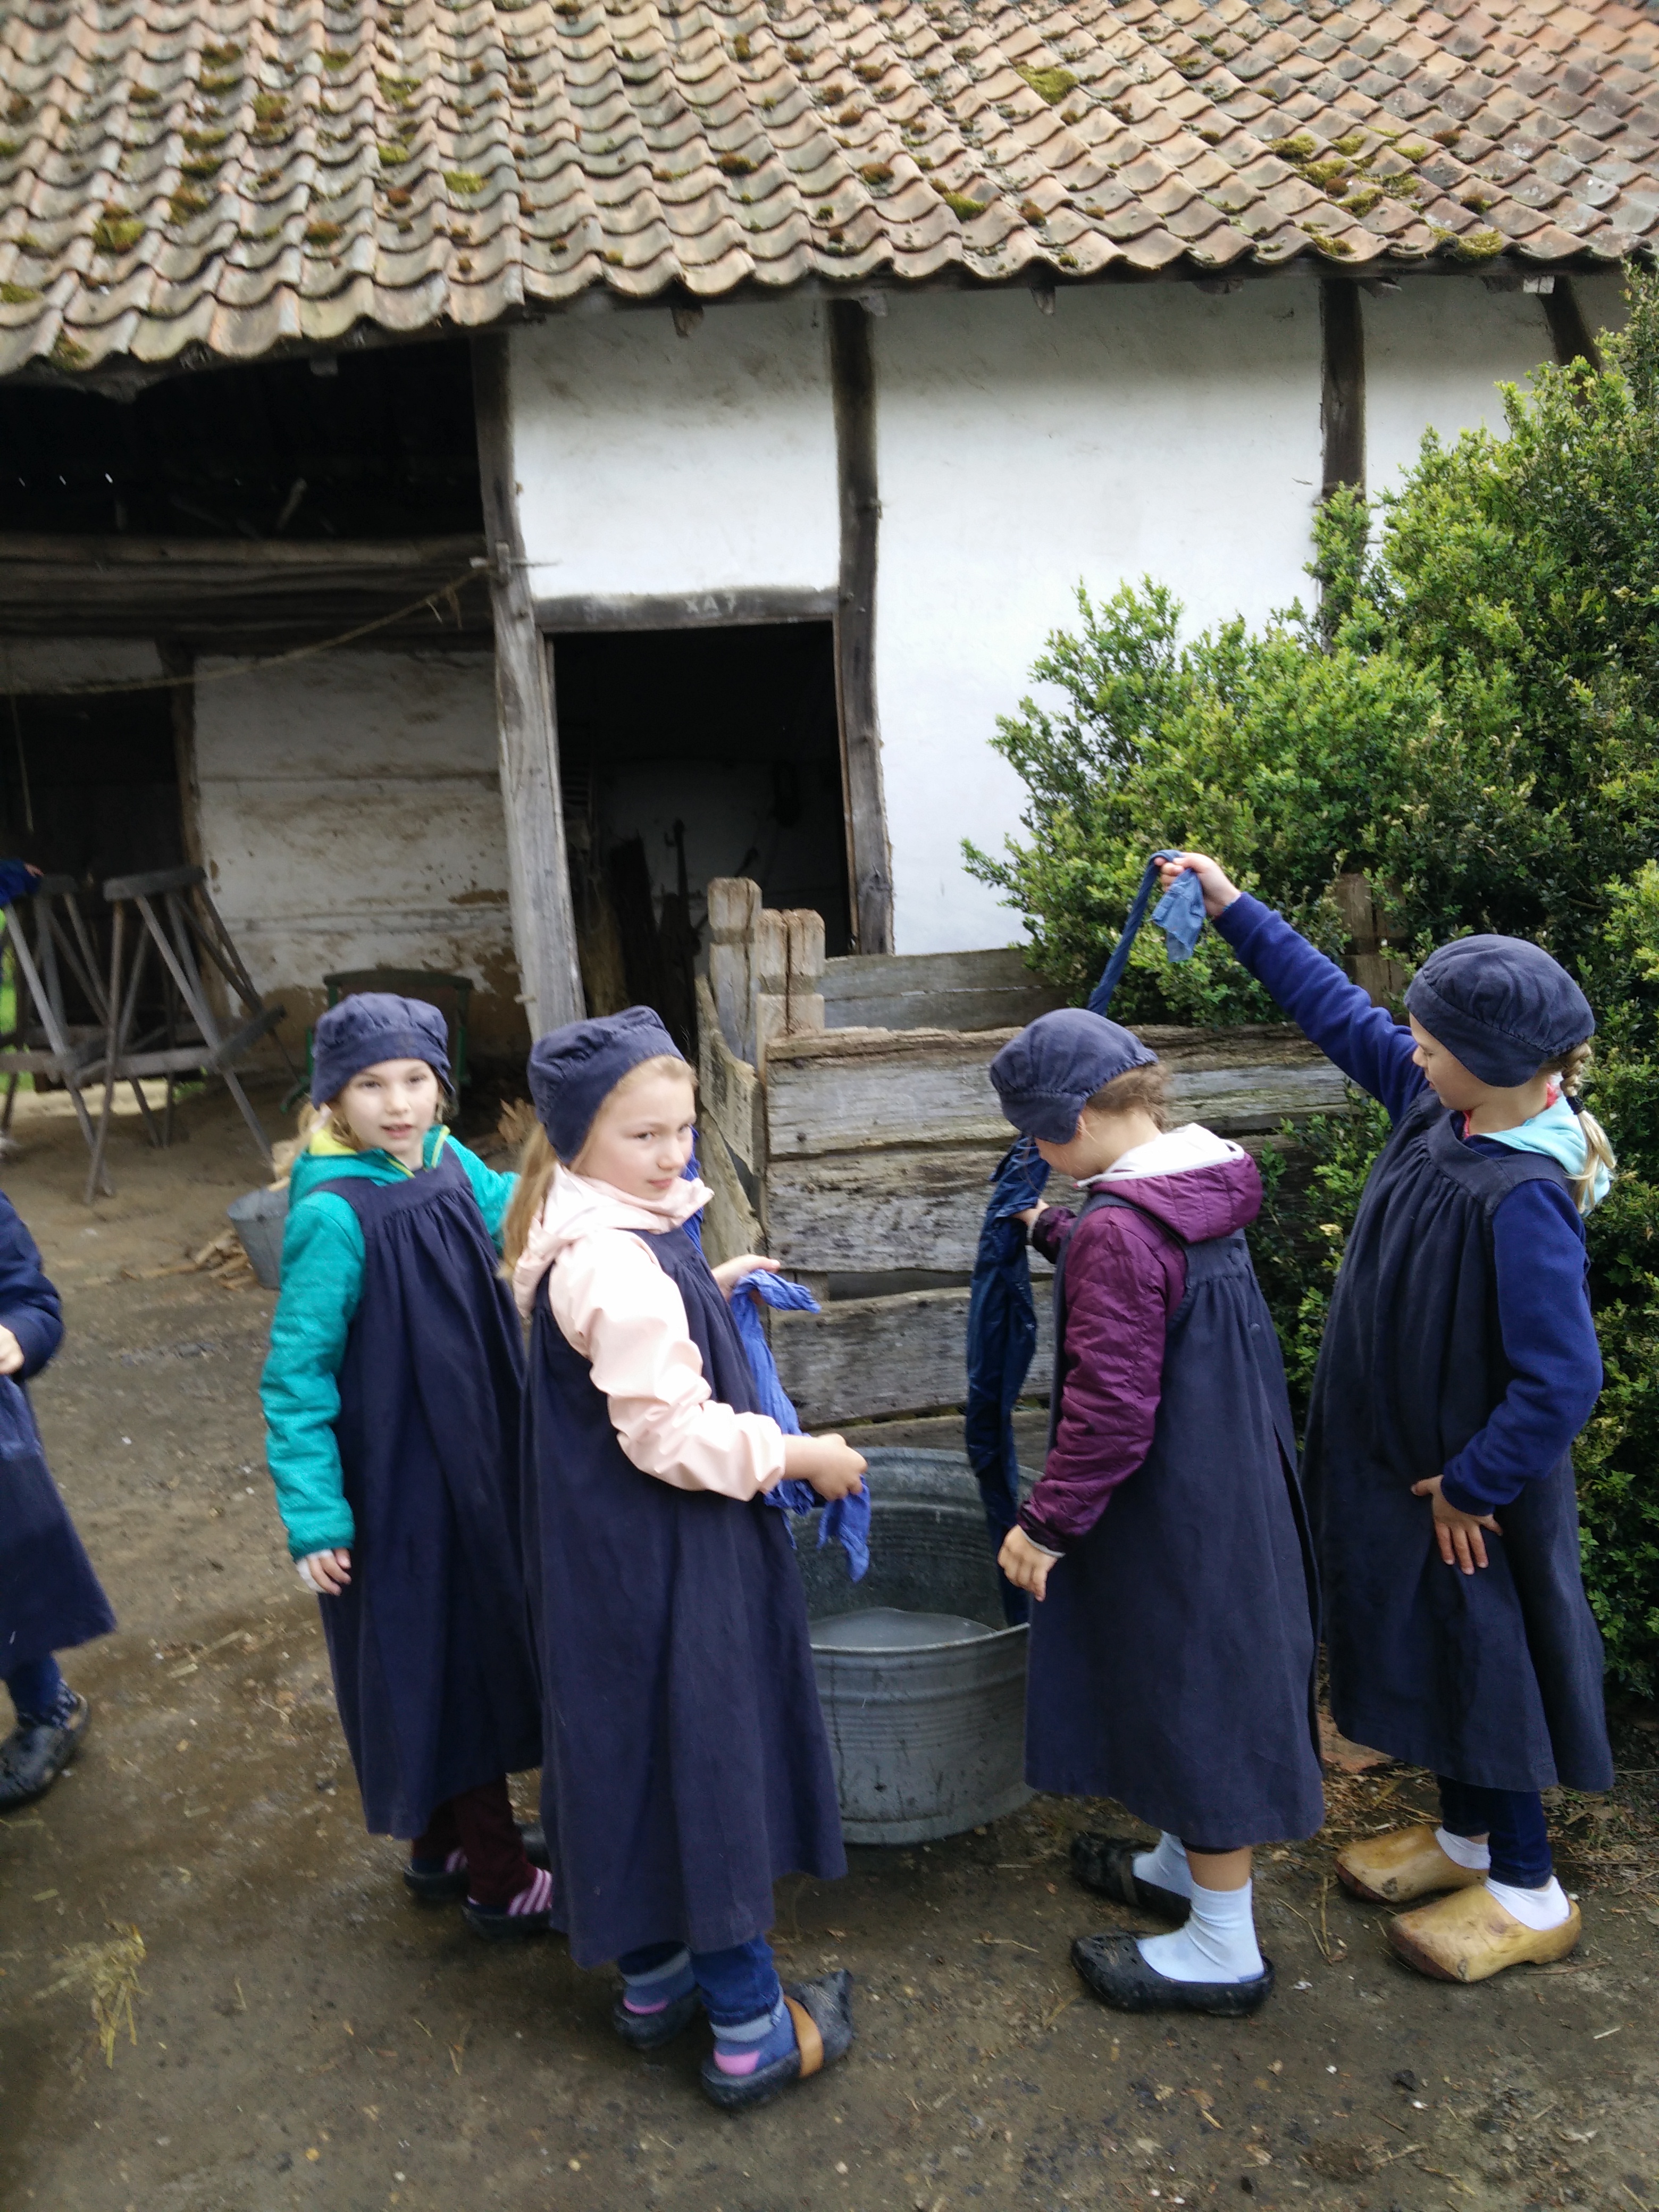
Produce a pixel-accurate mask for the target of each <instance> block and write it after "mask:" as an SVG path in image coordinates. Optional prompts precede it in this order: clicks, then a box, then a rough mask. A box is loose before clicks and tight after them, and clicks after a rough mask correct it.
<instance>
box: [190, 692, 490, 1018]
mask: <svg viewBox="0 0 1659 2212" xmlns="http://www.w3.org/2000/svg"><path fill="white" fill-rule="evenodd" d="M235 667H236V664H235V663H234V662H229V661H224V660H210V659H209V660H204V661H203V662H202V663H201V664H199V666H198V670H197V692H196V758H197V775H198V779H199V782H200V787H201V813H202V840H203V847H204V854H205V855H206V858H207V861H208V865H209V867H210V873H211V878H212V883H213V887H214V896H215V899H216V902H217V903H218V906H219V908H220V911H221V912H222V914H223V915H224V917H225V920H226V922H227V923H228V927H229V928H230V931H231V933H232V935H233V936H234V939H236V942H237V944H238V945H239V947H240V951H241V953H242V957H243V958H244V959H245V960H246V962H247V963H248V967H249V969H250V971H251V973H252V975H253V978H254V981H256V982H257V983H258V985H259V987H260V988H261V989H262V990H263V991H264V992H265V993H267V994H274V995H277V996H280V997H282V998H283V1000H284V1001H285V1003H286V1004H287V1005H288V1006H289V1012H290V1013H291V1014H294V1015H295V1016H296V1018H304V1017H305V1016H307V1015H308V1014H310V1013H312V1012H314V1011H315V1008H316V1006H318V1005H319V1004H320V1001H321V987H322V983H321V979H322V977H323V976H324V975H325V974H328V973H329V972H331V970H333V969H343V968H372V967H397V968H435V969H442V970H443V971H445V972H446V973H450V974H459V975H470V976H471V978H472V980H473V981H474V982H475V983H477V984H481V985H483V986H484V987H485V988H486V989H487V990H488V991H489V992H490V993H492V994H494V997H495V1001H496V1003H495V1006H493V1007H492V1006H488V1005H480V1004H479V1003H478V1002H477V1001H475V1013H476V1017H477V1018H476V1020H475V1027H477V1028H478V1029H479V1030H480V1034H481V1035H483V1034H485V1033H488V1032H490V1031H493V1030H507V1031H508V1032H510V1031H511V1030H512V1027H513V1020H514V1010H513V994H515V993H516V991H517V990H518V988H519V985H518V981H517V975H516V971H515V969H513V952H512V934H511V929H510V925H509V921H508V915H507V842H506V833H505V828H504V824H503V822H502V818H501V793H500V787H499V783H498V781H497V776H496V757H495V744H496V739H495V679H494V670H493V663H492V660H491V657H490V656H489V654H488V653H464V654H456V653H376V652H366V653H327V654H322V655H319V656H318V657H317V658H315V659H309V660H303V661H298V662H295V664H294V665H291V666H289V667H286V668H275V669H268V670H264V671H260V672H259V673H258V674H256V675H243V674H240V673H237V674H228V673H227V671H229V670H232V669H234V668H235Z"/></svg>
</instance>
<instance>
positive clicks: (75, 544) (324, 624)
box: [0, 533, 489, 652]
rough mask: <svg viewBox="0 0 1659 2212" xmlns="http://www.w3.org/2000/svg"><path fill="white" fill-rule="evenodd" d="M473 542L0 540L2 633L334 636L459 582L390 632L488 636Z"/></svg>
mask: <svg viewBox="0 0 1659 2212" xmlns="http://www.w3.org/2000/svg"><path fill="white" fill-rule="evenodd" d="M483 561H484V548H483V539H482V538H472V537H465V538H407V539H393V540H391V541H388V542H386V543H385V544H380V543H373V542H371V543H358V542H351V543H346V542H343V541H339V540H335V541H331V542H328V543H321V544H319V543H316V542H314V541H306V542H302V543H299V544H294V543H289V542H287V541H283V540H280V539H276V540H264V539H258V540H256V539H248V538H230V539H222V538H57V537H42V536H38V535H25V534H22V533H16V534H11V535H0V635H5V636H9V637H87V636H91V637H155V636H158V635H159V636H164V637H167V638H171V639H174V640H176V641H178V642H179V645H180V647H181V648H182V647H189V646H191V645H192V644H200V645H207V644H212V645H214V646H215V647H217V649H219V650H221V651H226V650H231V649H234V647H233V641H234V645H235V647H240V648H241V649H247V650H251V651H256V652H257V651H259V650H269V649H270V647H271V646H272V645H273V644H274V643H276V642H281V643H284V644H287V643H293V642H295V641H300V640H305V639H310V638H319V639H320V638H325V637H333V636H337V635H340V633H341V632H343V631H344V630H347V629H351V628H353V627H354V626H355V625H356V624H359V623H368V622H374V621H377V620H379V619H380V618H381V617H384V616H386V615H390V614H393V613H395V612H396V611H397V610H398V608H400V607H404V606H408V605H410V603H411V602H414V601H418V600H419V599H421V598H422V595H423V594H425V593H427V592H437V591H439V590H440V589H441V586H446V585H450V584H454V583H455V582H456V581H457V580H458V579H472V580H471V582H464V583H463V584H462V585H461V587H460V589H459V592H457V594H456V596H455V597H454V599H453V600H452V599H443V600H441V601H440V602H439V604H438V608H437V611H433V610H431V609H422V610H420V611H419V612H418V614H416V615H413V616H410V617H408V618H407V620H406V621H405V622H404V623H399V624H398V627H397V629H395V630H393V631H392V632H389V633H387V634H386V635H390V636H392V637H393V638H395V640H396V641H397V642H398V643H403V642H405V641H407V640H408V639H409V638H410V637H411V636H412V637H413V638H414V639H416V640H417V641H419V640H422V639H427V638H429V639H430V641H432V642H433V643H434V644H438V643H441V642H442V641H443V640H444V638H445V637H446V636H448V637H450V638H453V637H454V636H456V635H458V634H465V632H467V631H468V630H469V629H470V630H471V631H472V632H473V633H474V634H475V636H476V637H477V638H478V639H479V640H482V638H483V637H484V636H486V635H488V624H489V612H488V604H487V595H486V593H485V592H484V591H483V588H482V585H483Z"/></svg>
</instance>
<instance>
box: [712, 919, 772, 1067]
mask: <svg viewBox="0 0 1659 2212" xmlns="http://www.w3.org/2000/svg"><path fill="white" fill-rule="evenodd" d="M704 895H705V896H706V897H707V899H708V987H709V989H710V991H711V992H713V994H714V1011H715V1013H716V1014H717V1016H718V1017H719V1020H720V1035H721V1036H723V1037H724V1038H725V1039H726V1043H727V1045H728V1046H729V1047H730V1048H731V1049H732V1051H733V1052H734V1053H735V1054H737V1056H738V1059H739V1060H748V1061H750V1063H751V1064H752V1063H753V1060H754V1057H755V987H754V984H753V982H752V981H750V962H749V953H750V944H751V942H752V940H753V938H754V934H755V921H756V917H757V915H759V913H760V910H761V887H760V885H759V884H751V883H750V880H749V878H748V877H747V876H713V877H711V878H709V881H708V886H707V890H706V891H705V894H704Z"/></svg>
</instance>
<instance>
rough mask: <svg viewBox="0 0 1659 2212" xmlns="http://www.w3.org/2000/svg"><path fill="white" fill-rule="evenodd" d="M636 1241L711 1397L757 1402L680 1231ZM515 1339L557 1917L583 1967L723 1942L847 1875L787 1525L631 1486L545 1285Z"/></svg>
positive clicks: (721, 1311)
mask: <svg viewBox="0 0 1659 2212" xmlns="http://www.w3.org/2000/svg"><path fill="white" fill-rule="evenodd" d="M613 1233H615V1234H617V1235H623V1236H626V1235H630V1234H633V1233H635V1232H633V1231H626V1230H623V1231H615V1232H613ZM643 1241H644V1243H646V1245H647V1249H648V1250H649V1251H650V1252H651V1253H652V1254H653V1256H654V1257H655V1258H656V1260H657V1261H659V1264H660V1265H661V1267H662V1268H663V1269H664V1271H665V1273H667V1274H668V1275H669V1276H671V1278H672V1279H673V1281H674V1282H675V1283H676V1284H677V1285H678V1288H679V1291H680V1295H681V1297H683V1299H684V1303H685V1312H686V1319H687V1322H688V1323H689V1325H690V1334H691V1340H692V1341H693V1343H695V1344H696V1347H697V1350H698V1352H699V1353H700V1354H701V1356H702V1367H703V1373H704V1375H705V1376H706V1377H707V1378H708V1383H709V1387H710V1389H712V1391H713V1393H714V1397H715V1398H716V1400H718V1401H721V1402H723V1403H724V1404H726V1405H728V1406H732V1407H736V1409H737V1410H738V1412H739V1413H754V1412H757V1411H758V1410H759V1408H758V1407H757V1403H756V1399H755V1395H754V1383H753V1378H752V1377H751V1376H750V1370H749V1363H748V1361H747V1359H746V1358H744V1350H743V1345H742V1342H741V1340H740V1339H739V1338H738V1333H737V1328H736V1326H735V1324H734V1323H733V1322H732V1316H731V1313H730V1311H729V1310H728V1309H727V1306H726V1300H725V1298H724V1297H722V1296H721V1294H720V1285H718V1284H717V1283H716V1282H715V1280H714V1276H713V1274H712V1273H711V1272H710V1270H709V1267H708V1261H706V1260H705V1259H704V1258H703V1256H702V1252H701V1251H700V1250H699V1249H698V1248H697V1246H696V1244H695V1243H693V1242H692V1239H691V1238H690V1237H689V1236H688V1235H687V1234H686V1232H685V1231H684V1229H670V1230H666V1231H663V1232H661V1233H660V1234H655V1235H653V1234H651V1233H649V1232H644V1233H643ZM530 1344H531V1349H530V1376H529V1383H528V1388H527V1389H526V1403H525V1470H526V1473H525V1553H526V1572H527V1575H528V1577H529V1580H530V1583H531V1589H532V1607H533V1610H534V1613H535V1619H536V1629H537V1638H538V1645H539V1649H540V1652H541V1661H542V1680H543V1691H544V1726H545V1741H544V1752H543V1758H542V1820H543V1824H544V1827H545V1829H546V1832H547V1839H548V1844H549V1849H550V1859H551V1863H552V1869H553V1885H554V1889H553V1913H554V1918H555V1921H556V1924H557V1925H559V1926H560V1927H562V1928H564V1929H568V1933H569V1937H570V1955H571V1957H572V1958H573V1959H574V1960H575V1962H576V1964H577V1965H578V1966H600V1965H602V1964H604V1963H605V1961H606V1960H611V1959H615V1958H617V1957H619V1956H621V1955H622V1954H623V1953H625V1952H628V1951H635V1950H639V1949H641V1948H643V1947H644V1946H645V1945H646V1944H647V1943H657V1942H669V1941H672V1940H676V1939H678V1941H680V1942H684V1943H686V1944H688V1945H689V1946H690V1948H691V1949H693V1950H694V1951H723V1950H725V1949H726V1948H729V1947H730V1946H731V1945H732V1944H736V1943H744V1942H750V1941H751V1940H752V1939H753V1938H754V1937H755V1936H763V1935H764V1934H765V1932H766V1930H767V1929H769V1927H770V1926H771V1924H772V1919H773V1901H772V1885H773V1883H774V1882H775V1881H776V1880H777V1879H778V1878H779V1877H780V1876H781V1875H787V1874H807V1875H817V1876H819V1877H821V1878H823V1879H826V1880H828V1879H833V1878H834V1877H836V1875H842V1874H845V1872H846V1871H847V1858H846V1853H845V1851H844V1850H843V1849H842V1837H841V1816H840V1813H839V1811H838V1809H837V1806H836V1784H835V1776H834V1773H833V1771H832V1770H831V1767H830V1764H829V1741H828V1738H827V1737H826V1735H825V1733H824V1727H823V1713H822V1711H821V1709H820V1707H819V1705H818V1693H817V1682H816V1680H815V1679H814V1676H813V1672H812V1655H811V1649H810V1647H809V1644H808V1642H807V1627H806V1603H805V1596H804V1595H803V1593H802V1589H801V1582H800V1575H799V1571H798V1569H797V1568H796V1565H795V1559H794V1553H793V1548H792V1547H791V1545H790V1541H789V1532H788V1528H787V1525H786V1522H785V1516H783V1515H782V1514H781V1513H780V1512H778V1511H777V1510H776V1509H775V1507H772V1506H770V1505H768V1504H766V1503H765V1502H764V1501H763V1499H761V1498H752V1499H750V1500H747V1501H744V1500H740V1499H738V1498H723V1497H720V1496H717V1495H716V1494H715V1493H714V1492H712V1491H706V1490H679V1489H677V1488H675V1487H674V1486H673V1485H672V1484H671V1483H666V1482H663V1481H659V1480H658V1478H657V1477H656V1476H654V1475H650V1474H641V1471H640V1469H639V1468H636V1467H635V1466H634V1465H633V1464H632V1462H630V1461H629V1459H627V1458H626V1457H625V1456H624V1455H623V1449H622V1447H621V1445H620V1444H619V1443H617V1436H616V1431H615V1430H614V1429H613V1428H612V1427H611V1413H610V1407H609V1404H608V1401H606V1399H605V1395H604V1393H603V1392H602V1391H600V1390H599V1389H597V1388H596V1387H595V1385H594V1383H593V1380H592V1370H590V1368H589V1365H588V1363H587V1361H586V1359H584V1358H582V1356H581V1354H580V1352H577V1351H576V1350H575V1349H574V1347H573V1346H571V1345H570V1344H568V1342H567V1341H566V1340H565V1338H564V1336H563V1334H562V1332H561V1330H560V1328H559V1325H558V1323H557V1322H556V1321H555V1319H554V1317H553V1314H552V1311H551V1310H550V1306H549V1304H548V1299H547V1294H546V1289H545V1286H544V1285H538V1290H537V1294H536V1300H535V1307H534V1313H533V1318H532V1322H531V1339H530Z"/></svg>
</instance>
